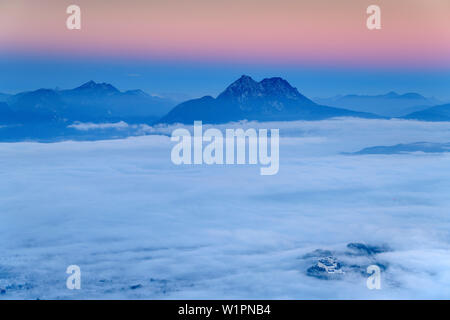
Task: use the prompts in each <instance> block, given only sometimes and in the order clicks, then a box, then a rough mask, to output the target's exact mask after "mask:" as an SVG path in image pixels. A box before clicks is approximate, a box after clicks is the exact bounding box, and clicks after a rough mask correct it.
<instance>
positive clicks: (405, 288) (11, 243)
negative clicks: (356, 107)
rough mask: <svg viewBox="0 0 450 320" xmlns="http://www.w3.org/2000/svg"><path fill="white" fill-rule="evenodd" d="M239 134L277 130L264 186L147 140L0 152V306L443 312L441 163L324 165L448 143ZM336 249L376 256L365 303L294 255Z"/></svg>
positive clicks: (427, 159) (389, 124)
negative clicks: (230, 304)
mask: <svg viewBox="0 0 450 320" xmlns="http://www.w3.org/2000/svg"><path fill="white" fill-rule="evenodd" d="M236 125H237V124H236ZM241 125H243V126H244V127H245V126H248V127H269V128H271V127H272V128H280V133H281V135H282V138H281V141H280V143H281V146H280V171H279V173H278V174H277V175H275V176H260V175H259V167H258V166H251V165H246V166H237V165H235V166H207V165H205V166H175V165H173V164H172V163H171V161H170V150H171V146H172V144H171V142H170V140H169V138H168V137H167V136H163V135H151V136H143V137H133V138H129V139H124V140H110V141H95V142H70V141H68V142H60V143H51V144H43V143H42V144H41V143H31V142H30V143H25V142H24V143H12V144H0V151H1V153H2V157H1V158H0V166H1V168H2V171H1V174H2V179H0V192H1V194H2V197H1V198H0V207H1V208H2V210H1V213H0V252H1V253H0V288H6V293H5V294H4V295H2V296H0V297H1V298H27V299H36V298H40V299H49V298H64V299H70V298H137V299H141V298H158V299H174V298H192V299H197V298H203V299H206V298H207V299H212V298H213V299H216V298H235V299H239V298H267V299H288V298H294V299H297V298H305V299H309V298H317V299H329V298H338V299H339V298H343V299H344V298H350V299H354V298H358V299H376V298H447V297H448V295H449V294H450V289H449V288H450V271H449V270H450V251H449V249H450V247H449V239H450V234H449V230H450V221H449V220H450V219H449V217H448V212H449V208H450V200H449V197H448V194H449V191H450V161H449V160H450V155H449V154H422V153H415V154H409V155H363V156H349V155H341V154H340V152H352V151H357V150H359V149H361V148H363V147H367V146H372V145H393V144H397V143H408V142H415V141H432V142H448V141H450V124H449V123H421V122H415V121H396V120H391V121H387V120H358V119H341V120H327V121H319V122H292V123H266V124H264V123H263V124H258V123H244V124H239V126H241ZM171 129H172V128H171V127H169V128H167V127H159V128H151V131H152V132H153V133H155V132H157V133H161V134H170V132H171ZM148 130H150V129H148ZM349 242H365V243H370V244H387V245H389V246H390V248H392V251H390V252H386V253H382V254H380V257H381V258H382V259H383V261H386V263H387V264H388V266H389V268H388V269H387V270H386V271H385V272H383V280H382V289H381V290H378V291H376V290H368V289H367V288H366V286H365V278H364V277H363V276H352V277H346V278H345V279H343V280H336V281H326V280H319V279H315V278H311V277H308V276H307V275H306V273H305V271H306V269H307V268H308V267H309V266H310V265H309V263H307V262H306V261H305V260H303V259H301V257H302V256H303V255H304V254H306V253H308V252H311V251H313V250H315V249H318V248H320V249H329V250H343V249H345V246H346V244H347V243H349ZM71 264H77V265H79V266H80V267H81V271H82V289H81V290H79V291H76V290H74V291H71V290H68V289H66V287H65V281H66V277H67V275H66V274H65V271H66V268H67V266H69V265H71ZM135 285H141V287H139V288H135V289H133V288H132V287H133V286H135Z"/></svg>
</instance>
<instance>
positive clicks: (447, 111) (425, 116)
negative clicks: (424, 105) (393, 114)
mask: <svg viewBox="0 0 450 320" xmlns="http://www.w3.org/2000/svg"><path fill="white" fill-rule="evenodd" d="M403 118H404V119H414V120H422V121H450V103H449V104H443V105H439V106H434V107H431V108H428V109H425V110H422V111H418V112H413V113H410V114H408V115H406V116H404V117H403Z"/></svg>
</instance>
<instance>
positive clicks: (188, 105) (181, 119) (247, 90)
mask: <svg viewBox="0 0 450 320" xmlns="http://www.w3.org/2000/svg"><path fill="white" fill-rule="evenodd" d="M343 116H352V117H362V118H377V117H378V116H376V115H374V114H369V113H363V112H354V111H350V110H345V109H340V108H333V107H327V106H321V105H318V104H316V103H315V102H313V101H311V100H310V99H308V98H306V97H305V96H303V95H302V94H301V93H300V92H298V90H297V89H296V88H294V87H292V86H291V85H290V84H289V83H288V82H287V81H286V80H284V79H282V78H268V79H264V80H262V81H260V82H257V81H255V80H253V79H252V78H251V77H249V76H246V75H243V76H242V77H240V78H239V79H238V80H236V81H235V82H233V83H232V84H231V85H230V86H228V88H226V89H225V91H224V92H222V93H221V94H220V95H218V96H217V98H213V97H211V96H205V97H203V98H199V99H193V100H189V101H186V102H183V103H181V104H179V105H177V106H176V107H175V108H173V109H172V110H171V111H170V112H169V113H168V114H167V115H166V116H164V117H163V118H162V119H161V120H159V123H193V121H195V120H202V121H203V122H204V123H226V122H230V121H238V120H245V119H246V120H258V121H287V120H321V119H327V118H331V117H343Z"/></svg>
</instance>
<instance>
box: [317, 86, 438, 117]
mask: <svg viewBox="0 0 450 320" xmlns="http://www.w3.org/2000/svg"><path fill="white" fill-rule="evenodd" d="M314 101H315V102H316V103H319V104H326V105H330V106H334V107H339V108H346V109H349V110H353V111H359V112H371V113H376V114H378V115H381V116H386V117H402V116H405V115H407V114H410V113H412V112H416V111H421V110H425V109H427V108H429V107H431V106H435V105H438V104H441V103H442V102H441V101H439V100H437V99H435V98H427V97H424V96H422V95H420V94H418V93H413V92H410V93H405V94H398V93H396V92H393V91H391V92H389V93H387V94H380V95H357V94H349V95H344V96H342V95H338V96H335V97H331V98H315V99H314Z"/></svg>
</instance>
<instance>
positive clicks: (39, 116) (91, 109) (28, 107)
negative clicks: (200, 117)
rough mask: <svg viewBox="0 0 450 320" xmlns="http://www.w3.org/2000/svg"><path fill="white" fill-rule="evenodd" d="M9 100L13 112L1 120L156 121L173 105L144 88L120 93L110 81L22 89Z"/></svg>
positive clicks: (8, 121)
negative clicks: (53, 88) (62, 88)
mask: <svg viewBox="0 0 450 320" xmlns="http://www.w3.org/2000/svg"><path fill="white" fill-rule="evenodd" d="M6 102H7V104H8V106H9V109H10V110H11V111H12V112H13V114H9V117H8V116H7V114H5V116H1V117H0V123H10V122H11V120H12V119H14V121H16V122H17V121H19V122H20V123H40V122H74V121H91V122H112V121H121V120H123V121H126V122H129V123H134V122H153V121H155V120H157V119H158V118H160V117H161V116H162V115H164V114H166V113H167V111H168V110H170V107H172V106H173V105H174V103H173V102H172V101H171V100H168V99H164V98H159V97H153V96H150V95H148V94H146V93H145V92H143V91H141V90H130V91H125V92H121V91H119V90H118V89H117V88H115V87H114V86H112V85H111V84H108V83H96V82H94V81H89V82H87V83H85V84H83V85H81V86H79V87H77V88H75V89H70V90H52V89H39V90H35V91H29V92H22V93H19V94H16V95H13V96H9V97H7V99H6ZM3 108H4V109H5V107H4V106H3ZM5 110H6V109H5ZM5 112H6V111H5Z"/></svg>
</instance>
